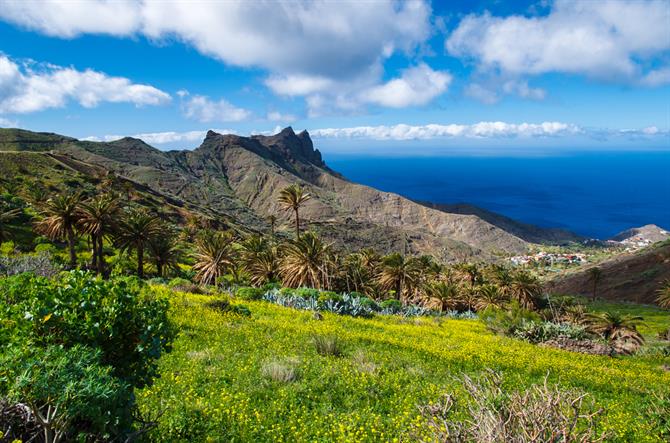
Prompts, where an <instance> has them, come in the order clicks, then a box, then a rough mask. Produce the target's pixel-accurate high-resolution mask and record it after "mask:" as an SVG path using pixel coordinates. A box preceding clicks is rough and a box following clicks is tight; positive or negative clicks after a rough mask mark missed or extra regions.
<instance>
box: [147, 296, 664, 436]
mask: <svg viewBox="0 0 670 443" xmlns="http://www.w3.org/2000/svg"><path fill="white" fill-rule="evenodd" d="M169 297H170V298H171V302H172V318H173V319H174V321H175V322H176V323H177V325H178V327H179V328H180V334H179V337H178V339H177V340H176V342H175V345H174V349H173V351H172V353H171V354H168V355H166V356H165V357H163V358H162V360H161V362H160V371H161V374H162V375H161V378H160V379H158V380H157V381H156V383H155V384H154V385H153V386H151V387H150V388H145V389H144V390H142V391H140V392H139V394H138V402H139V404H140V409H141V411H142V414H143V416H144V418H145V419H147V420H152V419H156V420H157V422H158V425H157V426H156V427H155V428H154V429H152V430H151V431H150V433H149V437H150V438H151V439H153V440H155V441H184V442H194V441H238V442H239V441H254V442H260V441H286V442H300V441H305V442H307V441H310V442H312V441H407V440H414V439H417V438H418V437H421V436H422V434H423V435H428V434H425V432H426V430H425V429H424V424H423V420H422V418H421V416H420V415H419V411H418V408H417V405H421V404H426V403H430V402H432V401H434V400H436V399H438V398H439V397H440V396H441V395H442V394H444V393H447V392H455V393H458V390H459V389H462V388H460V386H461V385H460V384H459V383H458V377H459V376H461V375H462V374H470V375H473V374H475V375H476V374H479V373H481V372H482V371H484V370H485V369H486V368H492V369H495V370H498V371H500V372H501V373H502V374H503V376H504V386H505V389H509V390H513V389H523V387H524V386H528V385H530V384H532V383H538V382H541V381H542V380H543V379H544V377H545V376H546V375H547V374H549V375H548V377H549V381H550V382H551V383H556V384H559V385H561V386H564V387H566V388H575V389H579V390H583V391H586V392H588V393H590V395H591V396H592V398H593V399H594V400H595V402H596V403H597V405H598V406H599V407H602V408H603V410H604V412H603V416H602V419H601V422H600V426H601V427H602V430H605V431H608V432H609V434H610V439H609V440H611V441H635V442H644V441H650V442H651V441H662V438H661V437H660V436H659V434H658V430H657V429H655V426H657V425H656V424H654V422H655V420H653V419H650V418H649V415H648V413H647V410H648V406H649V402H650V401H651V399H652V398H654V393H656V394H659V393H665V394H668V393H669V390H670V372H668V371H667V370H666V369H665V368H664V367H663V365H664V364H668V363H670V361H668V360H667V358H664V357H662V356H656V357H625V358H609V357H597V356H589V355H582V354H575V353H570V352H566V351H560V350H554V349H548V348H542V347H538V346H536V345H532V344H528V343H525V342H522V341H518V340H514V339H511V338H505V337H500V336H496V335H493V334H492V333H490V332H488V331H487V330H486V328H485V327H484V325H483V324H482V323H481V322H480V321H478V320H446V319H434V318H410V319H403V318H401V317H396V316H388V317H375V318H372V319H360V318H351V317H345V316H337V315H334V314H329V313H324V314H323V318H322V319H318V318H315V317H314V316H313V314H312V313H311V312H306V311H296V310H292V309H288V308H283V307H279V306H276V305H272V304H269V303H265V302H249V303H247V306H248V307H249V309H250V310H251V315H250V316H244V315H239V314H234V313H222V312H219V311H217V310H214V309H211V308H210V307H208V306H207V303H208V302H209V301H210V300H211V298H210V296H202V295H191V294H182V293H179V294H171V295H169ZM315 336H329V337H332V336H335V337H337V338H338V339H339V340H340V343H341V347H342V351H343V353H342V355H341V356H339V357H335V356H323V355H319V354H318V353H317V351H316V349H315V346H314V344H313V339H314V337H315ZM273 365H274V366H273ZM277 366H279V367H280V368H283V369H284V370H287V371H288V375H287V377H286V379H285V380H280V381H276V379H273V378H272V377H271V376H269V375H268V374H269V372H270V371H268V368H272V367H277Z"/></svg>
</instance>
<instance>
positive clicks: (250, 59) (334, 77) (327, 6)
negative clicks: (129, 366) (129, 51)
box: [0, 0, 450, 115]
mask: <svg viewBox="0 0 670 443" xmlns="http://www.w3.org/2000/svg"><path fill="white" fill-rule="evenodd" d="M85 3H86V4H85V5H82V4H81V3H80V2H67V1H58V0H45V1H42V2H33V1H26V2H16V1H13V0H0V19H3V20H5V21H8V22H11V23H15V24H18V25H20V26H24V27H26V28H28V29H32V30H36V31H38V32H42V33H45V34H48V35H51V36H57V37H62V38H73V37H76V36H79V35H83V34H105V35H113V36H129V37H130V36H136V35H143V36H146V37H147V38H149V39H150V40H153V41H159V42H162V41H171V40H172V41H179V42H183V43H184V44H187V45H190V46H192V47H194V48H196V49H197V50H198V51H199V52H200V53H202V54H204V55H206V56H210V57H212V58H215V59H218V60H221V61H223V62H225V63H227V64H230V65H235V66H243V67H260V68H263V69H266V70H267V71H269V74H268V76H267V78H266V80H265V84H266V86H267V87H268V88H269V89H270V90H271V91H273V92H274V93H276V94H278V95H285V96H300V97H305V98H306V101H307V104H308V107H309V112H310V114H311V115H317V114H320V113H327V112H331V111H335V112H338V111H343V110H347V111H350V110H356V109H358V108H360V107H361V106H362V105H363V104H365V103H376V104H379V105H382V106H387V105H388V106H392V107H398V106H400V105H401V104H402V103H408V104H410V105H412V104H415V103H420V104H424V103H425V102H426V101H427V100H428V98H427V97H434V96H435V95H436V94H437V93H438V92H437V91H440V90H444V89H446V86H445V84H446V85H448V83H449V80H448V79H447V77H445V76H446V75H447V74H444V73H436V72H434V71H433V72H427V71H426V70H425V69H424V68H423V67H422V66H419V67H417V68H416V72H414V71H411V70H410V71H409V72H408V73H406V74H405V76H410V75H411V74H412V72H414V74H415V77H412V78H399V79H394V80H391V82H389V83H386V84H380V83H381V81H380V79H381V78H382V74H383V62H384V60H386V59H388V58H389V57H391V56H392V55H394V54H396V53H399V52H401V53H412V52H414V51H415V50H416V49H417V48H419V47H420V46H421V45H422V44H423V43H424V42H425V41H426V40H427V39H428V38H429V37H430V35H431V23H430V21H431V14H432V11H431V7H430V5H429V3H428V1H425V0H416V1H410V2H398V1H395V0H380V1H375V2H351V3H347V5H346V7H343V6H342V4H340V3H338V2H332V1H328V0H318V1H297V2H296V1H293V0H276V1H269V0H268V1H225V2H187V1H170V2H159V1H151V0H136V1H131V0H127V1H126V0H121V1H115V2H110V1H108V0H89V1H87V2H85ZM422 75H423V77H421V76H422ZM427 75H428V77H426V76H427ZM422 78H425V79H427V80H428V81H429V83H428V85H429V87H424V88H419V87H418V86H419V85H417V84H412V83H411V81H412V80H413V79H417V80H420V79H422ZM448 78H449V79H450V77H448ZM363 91H367V93H366V94H362V93H363ZM386 92H388V93H389V94H390V95H389V96H388V97H387V96H386V95H384V93H386ZM361 95H366V97H367V99H365V100H364V99H362V98H361V97H360V96H361ZM316 104H318V106H316Z"/></svg>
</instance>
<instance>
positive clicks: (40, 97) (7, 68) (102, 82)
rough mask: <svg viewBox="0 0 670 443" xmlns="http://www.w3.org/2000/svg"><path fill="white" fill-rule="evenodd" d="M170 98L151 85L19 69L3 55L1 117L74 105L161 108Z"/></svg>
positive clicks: (93, 74)
mask: <svg viewBox="0 0 670 443" xmlns="http://www.w3.org/2000/svg"><path fill="white" fill-rule="evenodd" d="M170 99H171V97H170V95H169V94H167V93H166V92H163V91H161V90H160V89H157V88H155V87H153V86H150V85H143V84H136V83H132V82H131V81H130V80H129V79H127V78H124V77H110V76H108V75H107V74H104V73H102V72H97V71H93V70H90V69H87V70H85V71H77V70H76V69H73V68H64V67H60V66H54V65H35V64H23V65H19V64H17V63H16V62H14V61H12V60H10V59H9V58H8V57H7V56H5V55H2V54H0V113H7V114H9V113H13V114H23V113H29V112H36V111H41V110H44V109H49V108H60V107H63V106H65V105H66V104H67V102H68V101H75V102H77V103H79V104H80V105H82V106H84V107H86V108H93V107H95V106H97V105H98V104H99V103H101V102H112V103H133V104H135V105H136V106H142V105H161V104H164V103H167V102H169V101H170Z"/></svg>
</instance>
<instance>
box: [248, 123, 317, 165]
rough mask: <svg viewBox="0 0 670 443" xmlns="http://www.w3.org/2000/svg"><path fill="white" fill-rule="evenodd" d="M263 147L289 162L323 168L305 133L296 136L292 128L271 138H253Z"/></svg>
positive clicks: (283, 130)
mask: <svg viewBox="0 0 670 443" xmlns="http://www.w3.org/2000/svg"><path fill="white" fill-rule="evenodd" d="M253 138H254V139H256V140H258V141H259V142H260V143H261V144H262V145H263V146H265V147H266V148H267V149H269V150H270V151H271V152H273V153H277V154H280V155H281V156H282V157H283V158H284V159H285V160H287V161H289V162H294V161H302V162H307V163H312V164H314V165H316V166H319V167H324V166H325V163H324V162H323V159H322V158H321V152H319V150H318V149H314V144H313V143H312V139H311V138H310V136H309V133H308V132H307V131H302V132H300V133H299V134H296V133H295V132H294V131H293V128H292V127H290V126H288V127H286V128H284V129H282V130H281V131H280V132H279V133H277V134H275V135H271V136H262V135H258V136H254V137H253Z"/></svg>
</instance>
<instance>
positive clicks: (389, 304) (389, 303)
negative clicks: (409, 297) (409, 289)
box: [379, 299, 402, 314]
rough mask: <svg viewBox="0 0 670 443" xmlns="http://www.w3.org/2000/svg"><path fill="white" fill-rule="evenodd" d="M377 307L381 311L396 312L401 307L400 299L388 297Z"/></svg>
mask: <svg viewBox="0 0 670 443" xmlns="http://www.w3.org/2000/svg"><path fill="white" fill-rule="evenodd" d="M379 308H380V309H381V310H382V312H383V313H390V314H397V313H399V312H400V310H401V309H402V303H401V302H400V300H395V299H389V300H384V301H383V302H381V303H379Z"/></svg>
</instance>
